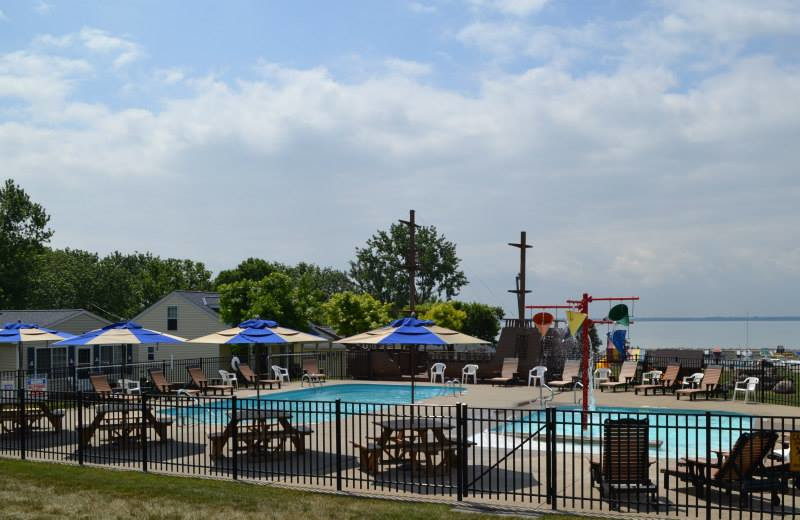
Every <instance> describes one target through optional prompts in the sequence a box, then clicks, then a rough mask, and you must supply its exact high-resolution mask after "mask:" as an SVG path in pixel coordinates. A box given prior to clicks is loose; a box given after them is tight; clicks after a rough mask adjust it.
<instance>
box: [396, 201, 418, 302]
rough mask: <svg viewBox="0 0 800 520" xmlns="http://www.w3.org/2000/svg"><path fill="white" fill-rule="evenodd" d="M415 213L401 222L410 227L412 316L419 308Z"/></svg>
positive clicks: (408, 262)
mask: <svg viewBox="0 0 800 520" xmlns="http://www.w3.org/2000/svg"><path fill="white" fill-rule="evenodd" d="M415 215H416V213H415V211H414V210H413V209H412V210H409V212H408V220H400V223H401V224H406V225H407V226H408V234H409V238H408V253H407V254H406V269H408V308H409V310H410V312H411V315H412V316H415V315H416V307H417V287H416V283H415V282H416V279H417V227H418V226H417V222H416V219H415Z"/></svg>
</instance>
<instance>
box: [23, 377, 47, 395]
mask: <svg viewBox="0 0 800 520" xmlns="http://www.w3.org/2000/svg"><path fill="white" fill-rule="evenodd" d="M25 390H27V391H28V392H30V394H31V397H41V396H43V395H44V392H47V378H46V377H29V378H26V379H25Z"/></svg>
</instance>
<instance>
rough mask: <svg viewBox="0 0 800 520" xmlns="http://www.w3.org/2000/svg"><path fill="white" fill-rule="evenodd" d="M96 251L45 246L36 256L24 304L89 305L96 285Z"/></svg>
mask: <svg viewBox="0 0 800 520" xmlns="http://www.w3.org/2000/svg"><path fill="white" fill-rule="evenodd" d="M99 263H100V258H99V257H98V255H97V253H90V252H89V251H82V250H80V249H45V250H44V251H43V252H42V253H41V254H39V255H38V257H37V265H36V274H35V276H33V279H32V282H31V290H30V293H29V295H30V298H29V301H28V306H29V307H31V308H34V309H57V308H62V309H79V308H84V309H90V310H95V309H92V307H91V303H92V302H93V301H94V300H95V294H96V293H97V291H98V290H100V287H99V286H98V282H99V280H98V277H97V272H98V265H99Z"/></svg>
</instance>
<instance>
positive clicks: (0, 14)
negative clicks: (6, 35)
mask: <svg viewBox="0 0 800 520" xmlns="http://www.w3.org/2000/svg"><path fill="white" fill-rule="evenodd" d="M7 21H8V16H7V15H6V13H4V12H3V10H2V9H0V22H7Z"/></svg>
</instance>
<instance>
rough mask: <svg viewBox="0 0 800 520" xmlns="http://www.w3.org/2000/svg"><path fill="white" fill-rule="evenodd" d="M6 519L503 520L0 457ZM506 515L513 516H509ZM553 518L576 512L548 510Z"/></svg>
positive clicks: (432, 507) (439, 508) (416, 505)
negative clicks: (264, 519) (256, 519)
mask: <svg viewBox="0 0 800 520" xmlns="http://www.w3.org/2000/svg"><path fill="white" fill-rule="evenodd" d="M0 504H2V507H1V508H0V516H2V518H26V519H28V518H64V517H69V518H137V519H140V518H141V519H156V518H158V519H161V518H170V519H172V518H174V519H196V518H224V519H226V520H233V519H239V518H241V519H252V518H256V516H254V515H258V516H257V518H268V519H282V518H287V519H288V518H291V519H293V520H315V519H328V518H337V519H338V518H342V519H350V518H351V519H357V518H380V519H397V520H401V519H402V520H406V519H408V520H413V519H419V520H435V519H445V518H447V519H454V520H458V519H466V520H482V519H484V520H485V519H489V518H499V517H496V516H491V515H486V514H474V513H460V512H454V511H453V510H452V509H451V507H450V506H449V505H446V504H429V503H424V502H413V501H390V500H380V499H365V498H356V497H347V496H337V495H331V494H323V493H310V492H304V491H296V490H288V489H283V488H277V487H270V486H260V485H252V484H243V483H237V482H230V481H219V480H208V479H198V478H187V477H170V476H164V475H151V474H144V473H135V472H125V471H112V470H104V469H98V468H87V467H83V468H82V467H77V466H67V465H62V464H45V463H39V462H23V461H16V460H2V459H0ZM505 518H507V517H505ZM542 518H546V519H547V520H556V519H566V518H575V517H568V516H563V515H544V516H543V517H542Z"/></svg>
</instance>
